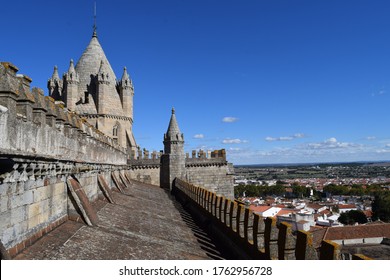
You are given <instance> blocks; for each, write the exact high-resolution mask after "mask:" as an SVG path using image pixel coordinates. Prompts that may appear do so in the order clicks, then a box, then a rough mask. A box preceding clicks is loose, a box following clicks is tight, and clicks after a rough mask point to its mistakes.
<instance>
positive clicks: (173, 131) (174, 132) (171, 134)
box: [166, 108, 183, 140]
mask: <svg viewBox="0 0 390 280" xmlns="http://www.w3.org/2000/svg"><path fill="white" fill-rule="evenodd" d="M166 136H167V138H170V139H171V140H183V135H182V133H181V132H180V128H179V125H178V124H177V120H176V115H175V108H172V115H171V120H170V121H169V126H168V130H167V133H166Z"/></svg>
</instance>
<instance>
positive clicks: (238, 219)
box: [172, 178, 367, 260]
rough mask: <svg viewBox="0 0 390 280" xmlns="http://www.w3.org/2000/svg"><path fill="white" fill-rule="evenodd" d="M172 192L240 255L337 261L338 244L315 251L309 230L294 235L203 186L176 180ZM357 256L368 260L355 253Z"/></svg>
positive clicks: (325, 243)
mask: <svg viewBox="0 0 390 280" xmlns="http://www.w3.org/2000/svg"><path fill="white" fill-rule="evenodd" d="M172 191H173V194H174V195H175V196H176V199H177V200H178V201H179V202H181V203H182V204H183V205H184V206H185V207H186V209H187V210H189V211H190V212H192V214H193V215H195V216H198V217H201V219H202V221H203V223H204V224H206V225H208V227H210V228H211V231H213V232H214V233H215V234H216V235H218V237H219V239H220V240H228V241H229V247H231V248H235V250H236V251H237V252H236V253H237V255H236V257H237V258H255V259H268V260H274V259H280V260H291V259H298V260H304V259H306V260H316V259H320V260H330V259H332V260H338V259H341V255H340V248H339V245H338V244H336V243H334V242H331V241H326V240H324V241H322V244H321V247H320V248H319V249H318V250H316V249H315V248H314V247H313V245H312V236H311V234H310V233H309V232H305V231H298V233H297V235H296V236H295V235H293V234H292V229H291V225H289V224H287V223H284V222H282V223H280V224H279V225H278V224H277V222H276V219H275V218H266V219H264V218H263V217H261V216H260V215H258V214H256V213H254V212H252V211H251V210H249V209H248V208H245V206H244V205H242V204H240V203H237V202H236V201H234V200H230V199H227V198H225V197H223V196H220V195H217V194H216V193H215V192H211V191H209V190H207V189H205V188H201V187H198V186H195V185H193V184H190V183H188V182H185V181H183V180H180V179H178V178H176V179H175V181H174V184H173V190H172ZM353 258H354V259H367V258H365V257H364V256H361V255H354V256H353Z"/></svg>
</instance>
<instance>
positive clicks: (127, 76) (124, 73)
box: [122, 66, 130, 81]
mask: <svg viewBox="0 0 390 280" xmlns="http://www.w3.org/2000/svg"><path fill="white" fill-rule="evenodd" d="M124 80H130V77H129V74H128V73H127V68H126V66H125V67H124V68H123V75H122V81H124Z"/></svg>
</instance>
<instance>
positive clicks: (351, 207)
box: [337, 204, 356, 209]
mask: <svg viewBox="0 0 390 280" xmlns="http://www.w3.org/2000/svg"><path fill="white" fill-rule="evenodd" d="M337 206H338V207H339V209H356V205H355V204H338V205H337Z"/></svg>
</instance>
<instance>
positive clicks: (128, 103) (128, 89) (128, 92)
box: [117, 67, 134, 119]
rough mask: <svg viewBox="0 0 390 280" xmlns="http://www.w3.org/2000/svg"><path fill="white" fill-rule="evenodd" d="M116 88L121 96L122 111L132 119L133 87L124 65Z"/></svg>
mask: <svg viewBox="0 0 390 280" xmlns="http://www.w3.org/2000/svg"><path fill="white" fill-rule="evenodd" d="M117 88H118V92H119V96H120V98H121V102H122V107H123V112H124V113H125V115H126V116H127V117H129V118H131V119H133V96H134V87H133V81H132V80H131V79H130V76H129V74H128V73H127V69H126V67H125V68H124V69H123V75H122V79H120V80H119V81H118V83H117Z"/></svg>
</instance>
